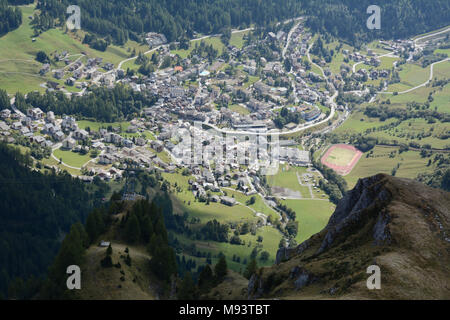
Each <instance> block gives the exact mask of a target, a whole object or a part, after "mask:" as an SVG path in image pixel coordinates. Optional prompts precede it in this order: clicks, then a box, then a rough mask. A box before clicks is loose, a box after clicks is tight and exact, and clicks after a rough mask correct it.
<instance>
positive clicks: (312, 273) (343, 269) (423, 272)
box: [247, 174, 450, 299]
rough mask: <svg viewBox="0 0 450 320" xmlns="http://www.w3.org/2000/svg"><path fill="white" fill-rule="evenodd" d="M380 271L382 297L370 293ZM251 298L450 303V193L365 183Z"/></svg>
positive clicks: (396, 181) (260, 277)
mask: <svg viewBox="0 0 450 320" xmlns="http://www.w3.org/2000/svg"><path fill="white" fill-rule="evenodd" d="M371 265H377V266H378V267H379V268H380V272H381V289H380V290H377V289H375V290H369V289H368V288H367V285H366V283H367V278H369V277H370V276H371V274H368V273H367V268H368V267H369V266H371ZM247 291H248V298H249V299H259V298H286V299H302V298H306V299H308V298H314V299H317V298H319V299H321V298H323V299H330V298H333V299H334V298H344V299H348V298H350V299H357V298H363V299H443V298H444V299H450V193H447V192H444V191H441V190H437V189H432V188H429V187H427V186H425V185H422V184H420V183H418V182H415V181H412V180H409V179H400V178H394V177H391V176H387V175H381V174H380V175H376V176H373V177H370V178H366V179H361V180H359V182H358V183H357V185H356V187H355V188H354V189H353V190H351V191H350V192H348V193H347V194H346V195H345V197H344V198H343V199H342V200H341V201H340V202H339V204H338V206H337V208H336V211H335V212H334V214H333V215H332V216H331V218H330V220H329V222H328V224H327V226H326V227H325V229H324V230H322V231H321V232H320V233H318V234H316V235H314V236H312V237H311V238H310V239H308V240H307V241H305V242H303V243H302V244H300V245H299V246H298V247H296V248H290V249H280V250H279V251H278V253H277V259H276V265H275V266H273V267H270V268H263V269H261V270H259V272H258V273H257V274H254V275H253V277H252V278H251V279H250V281H249V285H248V290H247Z"/></svg>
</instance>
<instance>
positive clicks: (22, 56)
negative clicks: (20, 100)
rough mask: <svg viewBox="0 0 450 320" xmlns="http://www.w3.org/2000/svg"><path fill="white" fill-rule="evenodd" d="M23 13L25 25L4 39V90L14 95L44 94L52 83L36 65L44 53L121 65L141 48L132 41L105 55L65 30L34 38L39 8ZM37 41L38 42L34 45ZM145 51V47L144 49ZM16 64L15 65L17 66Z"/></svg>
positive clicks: (0, 58) (0, 44)
mask: <svg viewBox="0 0 450 320" xmlns="http://www.w3.org/2000/svg"><path fill="white" fill-rule="evenodd" d="M20 8H21V10H22V16H23V18H22V21H23V22H22V25H21V26H20V27H19V28H18V29H16V30H14V31H12V32H9V33H8V34H6V35H4V36H3V37H1V38H0V88H3V89H5V90H7V92H8V93H10V94H14V93H15V92H17V91H20V92H22V93H26V92H30V91H33V90H38V91H41V92H42V91H43V90H44V89H43V88H42V87H40V84H42V83H44V82H46V81H48V80H53V81H54V80H55V79H52V75H51V73H50V72H49V73H48V74H47V75H46V76H45V77H40V76H39V74H38V72H39V70H40V66H41V64H40V63H37V62H36V61H35V57H36V53H37V52H39V51H44V52H45V53H47V55H48V56H50V57H51V56H52V54H53V53H55V52H62V51H64V50H66V51H67V52H69V55H75V54H80V53H82V52H84V53H86V54H87V55H88V56H89V57H101V58H103V61H104V62H111V63H114V64H115V65H116V66H117V64H118V63H119V62H120V61H122V60H124V59H126V58H128V57H129V55H130V52H129V50H130V51H131V50H132V49H133V48H140V47H141V46H140V45H139V44H138V43H136V42H134V41H128V42H127V43H126V44H125V45H124V46H123V47H118V46H114V45H111V46H109V47H108V49H107V50H106V51H105V52H101V51H97V50H94V49H92V48H90V47H89V46H87V45H85V44H82V39H83V36H84V34H83V32H82V31H78V32H76V33H72V32H70V31H65V30H62V29H51V30H48V31H46V32H43V33H42V34H40V35H39V36H35V35H34V31H33V29H32V26H31V25H30V21H31V20H30V19H29V18H28V17H29V16H32V15H33V12H34V10H35V5H29V6H20ZM33 38H35V39H36V41H34V42H33V41H32V39H33ZM142 48H143V47H142ZM13 62H14V63H13ZM60 67H61V65H60V64H59V65H58V64H56V63H54V62H52V65H51V69H58V68H60Z"/></svg>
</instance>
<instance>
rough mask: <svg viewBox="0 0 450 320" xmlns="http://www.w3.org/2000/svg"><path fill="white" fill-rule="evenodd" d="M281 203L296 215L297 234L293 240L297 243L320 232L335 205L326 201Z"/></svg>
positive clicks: (289, 201) (286, 201) (287, 201)
mask: <svg viewBox="0 0 450 320" xmlns="http://www.w3.org/2000/svg"><path fill="white" fill-rule="evenodd" d="M282 202H283V203H284V204H285V205H286V206H288V207H289V208H292V210H294V211H295V213H296V214H297V218H296V221H298V234H297V237H296V239H295V240H296V241H297V242H298V243H301V242H303V241H305V240H307V239H309V238H310V237H311V236H312V235H314V234H316V233H317V232H320V231H321V230H322V229H323V228H324V227H325V226H326V224H327V223H328V220H329V219H330V217H331V215H332V213H333V212H334V209H335V205H334V204H332V203H331V202H328V201H319V200H284V201H282Z"/></svg>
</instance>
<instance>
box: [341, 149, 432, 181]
mask: <svg viewBox="0 0 450 320" xmlns="http://www.w3.org/2000/svg"><path fill="white" fill-rule="evenodd" d="M393 151H397V154H396V156H395V157H394V158H390V157H389V155H390V153H391V152H393ZM367 154H368V153H365V154H364V155H363V156H362V157H361V160H360V161H359V162H358V164H357V165H356V166H355V168H354V169H353V171H352V172H351V173H350V174H349V175H347V176H345V177H344V179H345V180H346V181H347V184H348V187H349V189H351V188H353V187H354V186H355V184H356V182H357V181H358V179H359V178H365V177H369V176H372V175H375V174H378V173H387V174H391V173H392V169H393V168H394V167H396V166H397V164H399V163H400V167H399V169H398V171H397V174H396V176H397V177H401V178H411V179H413V178H416V177H417V175H418V174H419V173H425V172H432V171H433V167H432V166H430V167H428V166H427V163H428V159H429V158H421V156H420V152H418V151H407V152H403V153H401V154H398V148H397V147H384V146H376V147H375V148H374V149H373V155H372V156H371V157H370V158H367Z"/></svg>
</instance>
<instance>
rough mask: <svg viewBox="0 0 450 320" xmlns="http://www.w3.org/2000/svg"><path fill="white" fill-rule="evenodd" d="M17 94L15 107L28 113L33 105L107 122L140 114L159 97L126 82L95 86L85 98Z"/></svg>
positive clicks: (54, 94) (33, 93)
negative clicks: (134, 87) (135, 89)
mask: <svg viewBox="0 0 450 320" xmlns="http://www.w3.org/2000/svg"><path fill="white" fill-rule="evenodd" d="M2 96H3V95H2V94H1V92H0V103H1V104H4V105H6V106H7V105H8V104H7V102H6V101H3V100H4V98H2ZM15 97H16V100H15V106H16V107H17V109H19V110H20V111H22V112H24V113H26V110H28V109H29V108H40V109H41V110H42V111H44V112H48V111H53V112H54V113H55V114H56V115H64V114H68V115H79V116H82V117H85V118H93V119H96V121H103V122H115V121H117V120H120V119H123V118H126V117H127V116H129V115H132V114H139V113H140V111H141V110H142V109H143V108H145V107H150V106H152V105H153V104H154V103H155V101H156V99H157V98H156V96H155V95H153V94H149V93H142V92H135V91H133V90H132V89H131V88H130V87H128V86H123V85H117V86H115V87H114V88H113V89H108V88H105V87H98V88H94V89H93V90H92V93H91V94H88V95H83V96H81V97H75V96H72V97H71V98H68V97H67V96H66V95H64V93H62V92H59V91H58V92H47V93H43V94H41V93H39V92H30V93H28V94H27V97H26V98H25V97H24V95H23V94H22V93H17V94H16V96H15ZM2 101H3V102H2Z"/></svg>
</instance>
